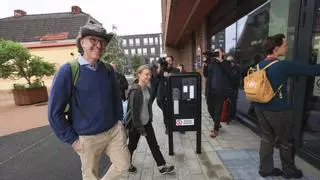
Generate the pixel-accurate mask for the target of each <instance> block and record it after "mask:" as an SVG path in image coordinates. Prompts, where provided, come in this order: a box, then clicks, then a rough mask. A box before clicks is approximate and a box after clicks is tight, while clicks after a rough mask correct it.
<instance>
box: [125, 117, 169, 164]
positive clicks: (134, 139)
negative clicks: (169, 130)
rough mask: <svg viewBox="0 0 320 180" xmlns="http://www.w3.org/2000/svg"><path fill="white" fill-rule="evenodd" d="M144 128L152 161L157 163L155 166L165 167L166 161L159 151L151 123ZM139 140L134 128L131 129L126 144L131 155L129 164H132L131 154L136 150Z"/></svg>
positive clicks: (138, 134)
mask: <svg viewBox="0 0 320 180" xmlns="http://www.w3.org/2000/svg"><path fill="white" fill-rule="evenodd" d="M144 128H145V129H146V134H147V136H146V139H147V142H148V145H149V148H150V150H151V153H152V156H153V158H154V160H155V161H156V163H157V166H162V165H165V164H166V161H165V160H164V158H163V156H162V153H161V151H160V148H159V145H158V142H157V139H156V136H155V134H154V130H153V127H152V123H151V121H149V122H148V124H146V125H145V126H144ZM139 139H140V133H139V132H138V131H137V130H136V129H135V128H132V129H131V130H130V132H129V144H128V148H129V151H130V154H131V162H132V155H133V152H134V151H135V150H136V148H137V145H138V142H139Z"/></svg>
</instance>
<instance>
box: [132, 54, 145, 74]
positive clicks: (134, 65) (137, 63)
mask: <svg viewBox="0 0 320 180" xmlns="http://www.w3.org/2000/svg"><path fill="white" fill-rule="evenodd" d="M142 64H143V58H142V57H141V56H137V55H134V56H133V57H132V69H133V71H134V72H136V70H137V69H138V67H139V66H141V65H142Z"/></svg>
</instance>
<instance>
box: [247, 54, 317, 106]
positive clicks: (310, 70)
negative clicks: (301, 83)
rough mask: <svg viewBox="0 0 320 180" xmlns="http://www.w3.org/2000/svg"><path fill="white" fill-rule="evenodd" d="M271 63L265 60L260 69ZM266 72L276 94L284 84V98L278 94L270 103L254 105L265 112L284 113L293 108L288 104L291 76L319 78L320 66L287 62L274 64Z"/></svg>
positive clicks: (282, 90) (282, 91)
mask: <svg viewBox="0 0 320 180" xmlns="http://www.w3.org/2000/svg"><path fill="white" fill-rule="evenodd" d="M270 62H271V61H270V60H263V61H261V62H260V63H259V67H260V68H263V67H265V66H266V65H267V64H269V63H270ZM266 71H267V76H268V79H269V81H270V83H271V86H272V89H273V90H274V92H276V91H277V89H278V87H279V86H280V85H281V84H282V88H281V93H282V96H283V98H282V99H280V96H279V94H277V95H276V96H275V97H274V98H273V99H272V100H271V101H270V102H268V103H253V105H254V106H255V107H258V108H260V109H264V110H271V111H283V110H287V109H290V108H291V104H289V103H288V97H287V84H286V83H287V80H288V78H289V77H290V76H319V75H320V64H318V65H308V64H302V63H298V62H295V61H290V60H285V61H279V62H277V63H275V64H273V65H272V66H270V67H269V68H267V70H266Z"/></svg>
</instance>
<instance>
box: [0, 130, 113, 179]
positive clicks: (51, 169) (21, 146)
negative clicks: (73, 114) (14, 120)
mask: <svg viewBox="0 0 320 180" xmlns="http://www.w3.org/2000/svg"><path fill="white" fill-rule="evenodd" d="M108 164H109V160H108V158H107V157H105V156H104V157H103V158H101V161H100V172H105V168H106V167H107V166H108ZM0 179H5V180H16V179H32V180H43V179H46V180H61V179H63V180H69V179H70V180H71V179H72V180H74V179H81V167H80V158H79V156H78V155H77V154H76V153H75V152H74V151H73V150H72V148H71V146H70V145H68V144H65V143H62V142H61V141H60V140H58V139H57V137H56V136H55V135H54V134H53V132H52V131H51V128H50V127H49V126H44V127H40V128H35V129H32V130H28V131H25V132H20V133H16V134H12V135H8V136H3V137H0Z"/></svg>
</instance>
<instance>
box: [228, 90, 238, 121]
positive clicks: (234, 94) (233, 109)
mask: <svg viewBox="0 0 320 180" xmlns="http://www.w3.org/2000/svg"><path fill="white" fill-rule="evenodd" d="M229 99H230V113H229V115H230V116H229V122H231V120H234V119H236V113H237V100H238V89H236V90H232V91H231V93H230V96H229Z"/></svg>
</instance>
